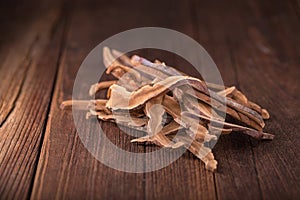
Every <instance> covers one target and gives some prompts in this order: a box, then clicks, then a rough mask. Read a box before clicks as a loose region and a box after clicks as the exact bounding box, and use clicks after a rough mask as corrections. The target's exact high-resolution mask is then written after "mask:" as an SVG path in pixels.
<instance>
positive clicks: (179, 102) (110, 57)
mask: <svg viewBox="0 0 300 200" xmlns="http://www.w3.org/2000/svg"><path fill="white" fill-rule="evenodd" d="M103 63H104V65H105V67H106V69H107V70H106V74H111V75H113V76H114V77H115V78H116V80H110V81H100V82H98V83H95V84H93V85H92V86H91V87H90V89H89V91H87V93H88V94H89V96H91V97H94V96H98V95H97V93H98V92H99V91H100V90H101V91H103V90H104V91H106V94H107V96H106V98H105V99H92V100H66V101H63V102H62V104H61V106H60V107H61V109H66V108H70V107H73V109H78V110H85V111H86V118H87V119H88V118H90V117H92V116H94V118H95V119H97V120H101V121H109V122H113V123H116V124H118V125H120V126H125V127H129V128H131V129H134V130H135V131H141V134H142V137H141V136H140V137H138V138H135V139H131V142H132V143H138V144H144V145H147V144H149V143H150V144H155V145H158V146H160V147H162V148H170V149H175V148H185V149H187V150H188V151H189V152H191V153H192V154H194V155H195V156H196V157H197V158H199V159H200V160H201V161H202V162H203V163H204V164H205V168H206V169H207V170H210V171H215V170H217V164H218V162H217V161H216V160H215V157H214V155H213V153H212V149H211V144H214V143H215V142H216V140H217V139H218V137H219V136H220V137H225V136H224V135H228V134H230V133H231V132H233V131H235V132H239V133H242V134H246V135H248V136H251V137H253V138H255V139H259V140H272V139H273V138H274V135H272V134H269V133H266V132H264V131H263V128H264V126H265V121H264V120H266V119H269V117H270V115H269V113H268V111H267V110H266V109H264V108H262V107H261V106H259V105H258V104H257V103H254V102H252V101H250V100H248V98H247V97H246V95H245V94H243V93H242V92H241V91H240V90H238V89H237V88H236V87H235V86H231V87H225V86H222V85H218V84H214V83H206V82H204V81H202V80H200V79H198V78H195V77H191V76H189V75H187V74H185V73H184V72H181V71H179V70H178V69H175V68H173V67H170V66H168V65H166V64H165V63H164V62H161V61H159V60H155V61H154V62H152V61H150V60H147V59H146V58H143V57H141V56H138V55H133V56H132V57H128V56H127V55H125V54H124V53H122V52H120V51H118V50H114V49H113V50H111V49H109V48H108V47H105V48H104V49H103ZM226 115H227V116H226ZM97 120H95V121H94V122H96V121H97Z"/></svg>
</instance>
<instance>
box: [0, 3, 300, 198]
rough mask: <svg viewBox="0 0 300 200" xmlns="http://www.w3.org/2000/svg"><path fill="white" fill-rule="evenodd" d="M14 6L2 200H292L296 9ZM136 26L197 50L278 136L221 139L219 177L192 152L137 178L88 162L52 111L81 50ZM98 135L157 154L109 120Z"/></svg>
mask: <svg viewBox="0 0 300 200" xmlns="http://www.w3.org/2000/svg"><path fill="white" fill-rule="evenodd" d="M14 3H16V2H11V3H7V4H5V3H1V8H0V9H1V27H2V28H1V39H0V40H1V43H0V63H1V67H0V80H1V84H0V199H28V198H32V199H298V198H299V196H300V179H299V177H300V167H299V166H300V162H299V161H300V159H299V149H298V148H299V147H300V140H299V132H300V129H299V124H300V121H299V120H300V109H299V108H300V104H299V102H300V101H299V100H300V97H299V96H298V95H299V93H300V87H299V84H300V82H299V78H300V48H299V47H300V37H299V35H300V23H299V22H300V9H299V8H300V7H299V6H300V2H299V1H297V0H287V1H271V0H267V1H258V0H253V1H247V2H246V1H238V0H230V1H203V2H199V1H196V0H189V1H157V2H155V1H147V2H146V1H145V2H144V1H138V0H133V1H130V2H128V3H124V1H121V0H120V1H112V0H107V1H91V0H88V1H86V0H76V1H70V0H66V1H65V2H62V1H47V0H42V1H39V0H32V1H30V2H25V1H24V2H23V1H19V2H17V3H18V4H16V5H15V4H14ZM143 26H157V27H166V28H171V29H174V30H177V31H180V32H182V33H184V34H187V35H189V36H190V37H192V38H194V39H195V40H197V41H198V42H199V43H200V44H201V45H203V46H204V48H205V49H206V50H207V51H208V52H209V53H210V55H211V56H212V58H213V59H214V61H215V62H216V64H217V66H218V67H219V70H220V72H221V74H222V77H223V80H224V81H225V84H226V85H236V86H237V87H238V88H239V89H241V90H242V91H243V92H244V93H245V94H246V95H247V96H248V97H249V98H250V99H251V100H253V101H255V102H258V103H259V104H260V105H262V106H264V107H265V108H267V109H268V110H269V111H270V115H271V118H270V120H268V121H267V123H266V124H267V125H266V131H267V132H270V133H274V134H275V135H276V137H275V139H274V140H273V141H271V142H261V141H255V140H252V139H249V137H247V136H241V135H240V134H238V133H233V134H231V135H228V136H222V137H221V138H220V140H219V141H218V143H217V145H216V146H215V148H214V150H213V151H214V153H215V156H216V159H217V160H218V162H219V164H218V171H217V172H216V173H211V172H209V171H206V170H205V169H204V165H203V164H202V163H201V162H200V161H199V160H198V159H196V158H195V157H194V156H192V155H191V154H190V153H186V154H184V156H182V157H181V158H180V159H178V160H177V161H175V162H174V163H172V164H171V165H169V166H168V167H166V168H163V169H161V170H158V171H154V172H150V173H144V174H141V173H140V174H135V173H125V172H120V171H117V170H114V169H111V168H109V167H107V166H105V165H103V164H101V163H100V162H99V161H97V160H96V159H95V158H93V156H92V155H91V154H90V153H89V152H88V151H87V150H86V149H85V147H84V146H83V144H82V142H81V140H80V139H79V137H78V135H77V134H76V129H75V127H74V123H73V120H72V115H71V112H70V111H62V110H60V109H59V105H60V103H61V101H63V100H65V99H69V98H71V95H72V87H73V83H74V79H75V76H76V72H77V70H78V68H79V66H80V64H81V62H82V61H83V59H84V58H85V56H86V55H87V54H88V53H89V51H90V50H92V49H93V48H94V47H95V46H96V45H97V44H98V43H100V42H101V41H103V40H104V39H106V38H107V37H109V36H112V35H114V34H116V33H119V32H121V31H124V30H127V29H131V28H136V27H143ZM162 59H164V56H163V55H162ZM165 59H166V60H165V61H166V62H167V63H169V64H172V65H174V66H176V65H180V62H179V61H178V60H177V59H175V58H172V57H170V56H169V57H166V58H165ZM106 134H107V135H110V136H111V137H110V138H111V139H112V140H115V141H114V142H115V143H117V144H118V145H119V146H120V147H122V148H123V149H125V150H128V151H129V150H130V151H135V152H140V153H143V152H148V151H152V150H155V148H156V147H155V146H143V145H137V144H130V138H131V137H129V136H126V135H125V134H121V131H119V130H118V128H117V127H116V126H115V125H113V124H112V123H108V124H107V125H106ZM124 162H129V161H124Z"/></svg>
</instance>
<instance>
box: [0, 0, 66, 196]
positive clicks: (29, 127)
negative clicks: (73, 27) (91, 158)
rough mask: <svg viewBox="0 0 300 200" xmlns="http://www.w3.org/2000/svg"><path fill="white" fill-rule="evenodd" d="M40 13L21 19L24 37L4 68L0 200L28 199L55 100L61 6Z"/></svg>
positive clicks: (15, 42)
mask: <svg viewBox="0 0 300 200" xmlns="http://www.w3.org/2000/svg"><path fill="white" fill-rule="evenodd" d="M41 6H42V7H43V6H45V5H44V4H43V3H41ZM47 6H48V5H47ZM42 11H43V12H42V13H41V12H36V13H35V12H33V16H34V18H32V19H28V20H27V19H23V20H24V21H23V24H22V23H21V24H20V26H19V27H14V28H15V29H17V28H18V30H22V31H23V35H18V37H11V39H12V40H10V44H9V45H8V46H9V49H8V53H7V55H6V57H5V61H4V62H3V63H2V67H1V68H0V76H1V81H2V82H1V85H0V91H1V93H0V94H1V108H0V112H1V121H0V172H1V176H0V198H1V199H26V198H28V195H29V193H30V190H31V186H32V183H33V177H34V175H35V167H36V165H37V159H38V154H39V148H40V144H41V140H42V134H43V131H44V130H43V129H44V125H45V123H46V119H47V114H48V107H49V102H50V101H51V98H52V97H51V95H52V87H53V83H54V80H55V76H56V75H55V74H56V59H57V57H58V49H59V44H60V41H61V38H60V37H59V36H55V37H54V36H53V37H52V35H51V31H52V29H53V28H54V27H56V24H57V16H58V15H59V11H60V6H59V4H56V3H55V2H54V4H53V7H52V6H51V7H48V8H47V9H45V7H43V8H42ZM25 27H27V28H25ZM51 39H53V43H51V44H49V41H50V40H51ZM45 51H46V52H47V53H45ZM45 80H47V81H45Z"/></svg>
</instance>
